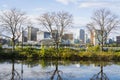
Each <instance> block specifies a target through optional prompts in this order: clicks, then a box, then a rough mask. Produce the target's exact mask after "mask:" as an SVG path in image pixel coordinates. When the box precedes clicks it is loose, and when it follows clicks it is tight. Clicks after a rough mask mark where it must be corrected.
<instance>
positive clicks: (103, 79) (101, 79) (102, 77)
mask: <svg viewBox="0 0 120 80" xmlns="http://www.w3.org/2000/svg"><path fill="white" fill-rule="evenodd" d="M100 68H101V70H100V72H99V73H97V74H95V75H94V76H93V77H92V78H91V79H90V80H109V78H108V77H107V76H106V74H105V73H104V72H103V66H100Z"/></svg>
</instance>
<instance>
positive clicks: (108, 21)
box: [87, 9, 120, 44]
mask: <svg viewBox="0 0 120 80" xmlns="http://www.w3.org/2000/svg"><path fill="white" fill-rule="evenodd" d="M91 20H92V22H90V23H89V24H87V28H88V30H89V31H90V32H91V31H92V30H94V31H96V30H100V33H99V34H97V35H96V36H99V35H100V36H101V37H102V39H99V42H100V43H101V44H103V43H104V41H105V39H106V38H107V37H108V35H109V34H110V32H111V31H112V30H113V29H115V28H117V27H118V25H119V24H120V20H119V18H118V16H117V15H114V14H113V13H112V12H111V11H109V10H107V9H99V10H96V11H95V12H94V14H93V16H92V18H91Z"/></svg>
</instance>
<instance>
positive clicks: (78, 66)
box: [0, 60, 120, 80]
mask: <svg viewBox="0 0 120 80" xmlns="http://www.w3.org/2000/svg"><path fill="white" fill-rule="evenodd" d="M0 80H120V62H105V61H99V62H97V61H50V60H49V61H46V60H35V61H33V60H25V61H19V60H0Z"/></svg>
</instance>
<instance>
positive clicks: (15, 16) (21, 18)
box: [0, 9, 26, 45]
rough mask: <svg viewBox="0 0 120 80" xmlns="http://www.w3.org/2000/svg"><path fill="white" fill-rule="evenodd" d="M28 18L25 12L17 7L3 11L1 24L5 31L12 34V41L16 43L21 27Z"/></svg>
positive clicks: (0, 18) (0, 19)
mask: <svg viewBox="0 0 120 80" xmlns="http://www.w3.org/2000/svg"><path fill="white" fill-rule="evenodd" d="M25 20H26V16H25V13H24V12H21V11H20V10H17V9H11V10H8V11H2V13H1V14H0V22H1V26H2V27H3V28H4V30H5V31H8V33H11V34H12V41H13V43H14V45H15V40H16V39H18V38H19V37H20V34H21V27H22V25H23V24H24V22H25Z"/></svg>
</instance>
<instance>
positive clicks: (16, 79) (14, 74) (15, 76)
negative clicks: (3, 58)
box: [0, 59, 23, 80]
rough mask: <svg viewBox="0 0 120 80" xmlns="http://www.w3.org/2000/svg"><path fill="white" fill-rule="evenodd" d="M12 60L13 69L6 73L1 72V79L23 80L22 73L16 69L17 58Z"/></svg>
mask: <svg viewBox="0 0 120 80" xmlns="http://www.w3.org/2000/svg"><path fill="white" fill-rule="evenodd" d="M11 61H12V67H11V68H12V69H11V71H10V72H5V73H4V72H3V73H1V74H0V80H22V78H21V75H20V74H19V73H18V71H17V70H16V69H15V60H14V59H12V60H11ZM8 67H9V66H8ZM22 71H23V70H22ZM22 74H23V73H22Z"/></svg>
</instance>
